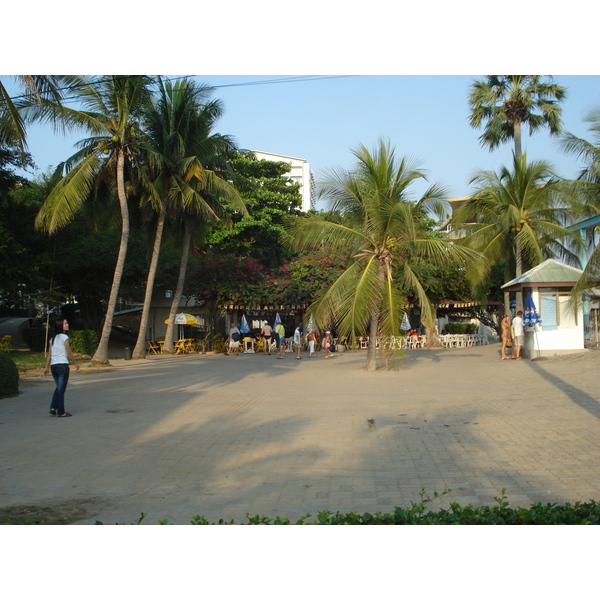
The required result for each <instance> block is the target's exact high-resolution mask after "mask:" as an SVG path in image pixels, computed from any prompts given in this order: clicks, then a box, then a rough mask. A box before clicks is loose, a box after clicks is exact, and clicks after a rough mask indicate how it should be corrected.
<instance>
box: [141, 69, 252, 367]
mask: <svg viewBox="0 0 600 600" xmlns="http://www.w3.org/2000/svg"><path fill="white" fill-rule="evenodd" d="M212 91H213V88H210V87H207V86H202V85H198V84H197V83H195V82H194V81H192V80H189V79H182V80H179V81H177V82H176V83H172V82H169V81H166V82H165V81H163V80H162V79H159V81H158V90H157V92H156V94H155V95H154V97H153V100H152V105H151V107H150V108H149V110H148V112H147V113H146V115H145V118H144V129H145V132H146V136H147V138H146V144H145V154H146V157H147V160H146V163H147V164H146V165H145V166H144V168H143V169H142V170H141V175H142V178H143V181H144V186H145V189H146V191H147V194H146V199H147V202H148V204H149V205H150V206H151V207H152V208H153V210H154V211H156V214H157V221H156V229H155V236H154V245H153V249H152V257H151V261H150V268H149V270H148V278H147V281H146V292H145V295H144V307H143V309H142V318H141V321H140V331H139V334H138V339H137V342H136V345H135V348H134V350H133V354H132V358H134V359H140V358H145V357H146V330H147V327H148V319H149V315H150V305H151V300H152V291H153V288H154V279H155V277H156V268H157V265H158V258H159V255H160V247H161V242H162V236H163V231H164V227H165V223H166V220H167V217H168V215H169V214H171V215H174V214H176V213H177V212H178V211H181V212H183V213H186V212H190V213H197V214H200V215H202V217H203V218H205V219H218V218H219V216H220V215H222V214H223V211H222V210H221V205H220V204H219V203H218V202H217V203H216V205H215V203H214V202H210V201H209V200H207V197H206V195H207V194H218V195H220V196H222V197H225V198H228V199H231V200H233V201H237V203H238V208H240V209H241V210H243V203H242V202H241V198H240V197H239V195H238V193H237V191H236V190H235V189H234V188H233V187H232V186H231V185H230V184H229V183H227V182H226V181H224V180H223V179H221V178H220V177H219V176H218V175H217V174H216V173H215V172H214V171H212V170H210V169H207V168H206V167H205V165H206V164H207V163H206V161H207V160H212V159H213V157H214V155H215V154H217V153H218V152H227V151H230V150H232V149H233V148H234V145H233V142H232V140H231V139H230V138H229V137H227V136H222V135H219V134H212V133H211V129H212V127H213V125H214V124H215V122H216V121H217V119H218V118H219V117H220V116H221V114H222V104H221V102H220V101H218V100H213V101H210V102H207V101H206V100H207V97H208V96H209V95H210V94H211V93H212ZM188 251H189V243H188V246H187V247H186V248H184V252H188ZM165 342H166V340H165ZM171 343H172V341H171ZM165 345H166V350H165V349H163V350H165V351H166V352H169V351H172V348H170V347H169V344H167V343H165Z"/></svg>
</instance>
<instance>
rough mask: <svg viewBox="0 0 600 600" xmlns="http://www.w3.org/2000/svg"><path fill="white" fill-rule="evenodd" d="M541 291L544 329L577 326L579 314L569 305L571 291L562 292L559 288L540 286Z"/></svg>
mask: <svg viewBox="0 0 600 600" xmlns="http://www.w3.org/2000/svg"><path fill="white" fill-rule="evenodd" d="M539 291H540V317H541V319H542V329H543V330H545V331H551V330H553V329H558V327H561V328H563V329H564V328H567V327H577V315H576V314H575V313H574V311H573V309H572V308H571V307H570V306H569V299H570V298H571V294H570V293H569V292H561V291H559V289H558V288H540V290H539Z"/></svg>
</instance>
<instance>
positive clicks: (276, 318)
mask: <svg viewBox="0 0 600 600" xmlns="http://www.w3.org/2000/svg"><path fill="white" fill-rule="evenodd" d="M278 323H281V317H280V316H279V313H277V314H276V315H275V322H274V323H273V329H276V327H277V324H278Z"/></svg>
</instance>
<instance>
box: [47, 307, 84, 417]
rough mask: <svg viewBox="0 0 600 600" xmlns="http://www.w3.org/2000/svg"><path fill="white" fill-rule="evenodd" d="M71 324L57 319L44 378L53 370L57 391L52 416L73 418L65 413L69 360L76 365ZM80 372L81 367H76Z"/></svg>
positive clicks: (51, 406) (52, 406) (51, 410)
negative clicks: (70, 344)
mask: <svg viewBox="0 0 600 600" xmlns="http://www.w3.org/2000/svg"><path fill="white" fill-rule="evenodd" d="M67 331H69V323H68V322H67V320H66V319H57V320H56V322H55V324H54V335H53V336H52V337H51V338H50V345H49V348H48V358H47V360H46V370H45V371H44V376H45V377H47V376H48V371H49V369H51V370H52V377H54V381H55V383H56V389H55V390H54V394H53V396H52V404H51V405H50V414H51V415H58V416H59V417H71V416H73V415H71V413H68V412H66V411H65V390H66V389H67V383H68V381H69V359H71V360H72V361H73V363H75V356H74V355H73V352H72V351H71V346H69V336H68V335H67V334H66V332H67ZM75 368H76V369H77V370H79V365H77V364H76V365H75Z"/></svg>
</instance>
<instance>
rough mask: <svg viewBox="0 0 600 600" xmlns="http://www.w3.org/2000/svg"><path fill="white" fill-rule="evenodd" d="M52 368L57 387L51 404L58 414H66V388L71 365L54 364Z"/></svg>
mask: <svg viewBox="0 0 600 600" xmlns="http://www.w3.org/2000/svg"><path fill="white" fill-rule="evenodd" d="M50 370H51V371H52V377H54V382H55V383H56V389H55V390H54V395H53V396H52V404H51V405H50V408H51V409H52V408H54V409H55V410H56V414H58V415H64V414H65V390H66V389H67V383H68V381H69V365H68V364H62V365H52V366H51V367H50Z"/></svg>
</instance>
